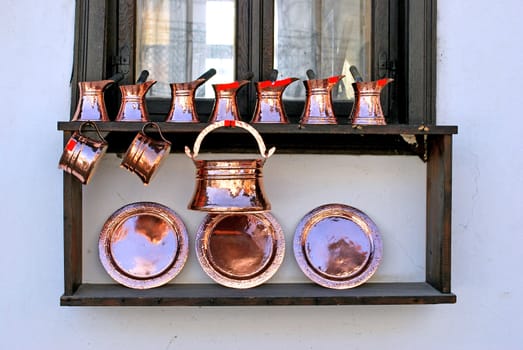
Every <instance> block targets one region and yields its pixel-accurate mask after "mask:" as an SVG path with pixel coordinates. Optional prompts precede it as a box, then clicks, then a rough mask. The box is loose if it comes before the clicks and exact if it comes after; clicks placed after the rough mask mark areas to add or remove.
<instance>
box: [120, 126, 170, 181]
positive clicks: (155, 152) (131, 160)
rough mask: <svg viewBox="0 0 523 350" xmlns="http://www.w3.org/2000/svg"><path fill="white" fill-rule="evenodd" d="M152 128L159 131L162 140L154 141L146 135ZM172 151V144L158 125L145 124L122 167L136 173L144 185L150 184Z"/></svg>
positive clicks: (125, 155) (128, 150)
mask: <svg viewBox="0 0 523 350" xmlns="http://www.w3.org/2000/svg"><path fill="white" fill-rule="evenodd" d="M148 126H152V127H154V128H156V129H157V130H158V133H159V135H160V139H159V140H157V139H154V138H152V137H150V136H148V135H147V134H146V133H145V129H146V128H147V127H148ZM170 151H171V142H170V141H169V140H167V139H166V138H165V137H164V136H163V134H162V131H161V129H160V127H159V126H158V124H157V123H154V122H148V123H145V124H144V126H143V127H142V131H140V132H139V133H138V134H137V135H136V136H135V138H134V140H133V141H132V142H131V145H130V146H129V148H128V149H127V152H125V154H124V156H123V159H122V162H121V164H120V166H121V167H122V168H124V169H127V170H129V171H130V172H133V173H135V174H136V175H138V177H139V178H140V179H141V180H142V182H143V184H144V185H147V184H149V182H150V181H151V179H152V177H153V175H154V174H155V173H156V170H157V169H158V168H159V167H160V165H161V164H162V163H163V161H164V159H165V158H166V156H167V155H168V154H169V152H170Z"/></svg>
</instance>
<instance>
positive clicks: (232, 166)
mask: <svg viewBox="0 0 523 350" xmlns="http://www.w3.org/2000/svg"><path fill="white" fill-rule="evenodd" d="M236 126H237V127H240V128H242V129H244V130H246V131H248V132H249V133H251V135H252V136H253V137H254V138H255V140H256V141H257V143H258V148H259V151H260V155H261V159H232V160H231V159H229V160H200V159H196V157H197V156H198V152H199V151H200V145H201V143H202V141H203V139H204V137H205V136H206V135H207V134H208V133H210V132H211V131H213V130H216V129H218V128H221V127H236ZM275 150H276V149H275V148H274V147H272V148H271V149H269V150H268V151H267V150H266V148H265V143H264V142H263V139H262V138H261V136H260V134H259V133H258V132H257V131H256V129H255V128H253V127H252V126H251V125H249V124H248V123H245V122H242V121H237V120H222V121H219V122H215V123H213V124H210V125H209V126H207V127H206V128H205V129H203V130H202V131H201V132H200V134H199V135H198V137H197V138H196V141H195V142H194V147H193V152H192V153H191V150H190V149H189V147H187V146H185V154H187V156H188V157H189V158H191V159H192V160H193V162H194V165H195V166H196V185H195V190H194V194H193V198H192V200H191V202H190V203H189V205H188V208H189V209H191V210H199V211H206V212H215V213H233V212H234V213H238V212H242V213H257V212H265V211H268V210H270V209H271V205H270V202H269V200H268V199H267V197H266V195H265V192H264V189H263V165H264V163H265V161H266V160H267V159H268V158H269V157H270V156H271V155H272V154H273V153H274V151H275Z"/></svg>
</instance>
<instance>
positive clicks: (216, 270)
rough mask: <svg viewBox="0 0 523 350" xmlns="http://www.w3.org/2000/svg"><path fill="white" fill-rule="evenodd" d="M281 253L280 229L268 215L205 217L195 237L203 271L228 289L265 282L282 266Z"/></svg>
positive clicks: (282, 250)
mask: <svg viewBox="0 0 523 350" xmlns="http://www.w3.org/2000/svg"><path fill="white" fill-rule="evenodd" d="M284 252H285V239H284V236H283V232H282V229H281V226H280V225H279V224H278V222H277V221H276V220H275V218H274V217H273V216H272V215H271V214H269V213H248V214H217V215H207V217H206V218H205V220H204V221H203V222H202V224H201V225H200V227H199V229H198V233H197V236H196V253H197V257H198V260H199V262H200V265H201V266H202V268H203V269H204V271H205V272H206V273H207V275H208V276H209V277H211V278H212V279H213V280H214V281H216V282H217V283H219V284H221V285H224V286H227V287H231V288H251V287H255V286H257V285H260V284H262V283H264V282H265V281H267V280H268V279H269V278H271V277H272V276H273V275H274V274H275V273H276V271H277V269H278V268H279V266H280V265H281V263H282V261H283V256H284Z"/></svg>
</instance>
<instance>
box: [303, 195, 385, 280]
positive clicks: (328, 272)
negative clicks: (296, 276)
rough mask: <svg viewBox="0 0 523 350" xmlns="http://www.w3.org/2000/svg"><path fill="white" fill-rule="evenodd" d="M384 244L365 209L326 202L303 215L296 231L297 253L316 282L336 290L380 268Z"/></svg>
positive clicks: (363, 278) (305, 271) (305, 269)
mask: <svg viewBox="0 0 523 350" xmlns="http://www.w3.org/2000/svg"><path fill="white" fill-rule="evenodd" d="M382 251H383V246H382V242H381V236H380V233H379V231H378V228H377V227H376V225H375V224H374V222H372V220H371V219H370V218H369V217H368V216H367V215H366V214H365V213H363V212H362V211H360V210H358V209H356V208H353V207H350V206H348V205H343V204H326V205H323V206H320V207H318V208H316V209H314V210H312V211H310V212H309V213H308V214H307V215H305V216H304V217H303V219H302V220H301V221H300V223H299V224H298V227H297V228H296V232H295V234H294V256H295V257H296V260H297V262H298V265H299V266H300V268H301V269H302V271H303V272H304V273H305V275H306V276H307V277H308V278H310V279H311V280H312V281H313V282H315V283H317V284H319V285H321V286H324V287H327V288H333V289H347V288H353V287H356V286H359V285H361V284H362V283H365V282H366V281H367V280H368V279H369V278H370V277H371V276H372V275H373V274H374V273H375V272H376V270H377V268H378V265H379V264H380V261H381V256H382Z"/></svg>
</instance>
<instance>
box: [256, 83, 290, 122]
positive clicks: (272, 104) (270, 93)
mask: <svg viewBox="0 0 523 350" xmlns="http://www.w3.org/2000/svg"><path fill="white" fill-rule="evenodd" d="M296 80H298V78H287V79H282V80H276V81H271V80H266V81H260V82H258V83H256V94H257V97H258V99H257V100H256V108H255V110H254V116H253V118H252V121H251V123H280V124H288V123H289V119H288V118H287V115H286V114H285V110H284V108H283V102H282V95H283V92H284V90H285V88H286V87H287V86H289V84H291V83H293V82H295V81H296Z"/></svg>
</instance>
